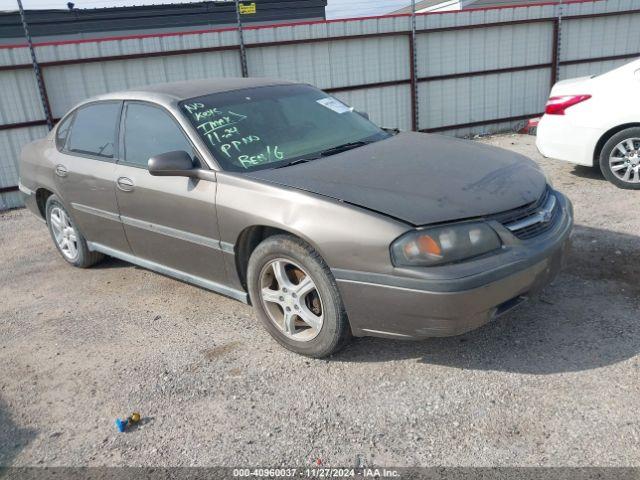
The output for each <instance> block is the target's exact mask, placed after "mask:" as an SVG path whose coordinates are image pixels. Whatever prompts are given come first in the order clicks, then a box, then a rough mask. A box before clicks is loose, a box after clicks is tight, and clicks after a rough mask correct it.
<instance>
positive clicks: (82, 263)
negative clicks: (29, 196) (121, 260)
mask: <svg viewBox="0 0 640 480" xmlns="http://www.w3.org/2000/svg"><path fill="white" fill-rule="evenodd" d="M46 213H47V226H48V227H49V232H50V233H51V238H52V239H53V243H54V244H55V245H56V248H57V249H58V251H59V252H60V254H61V255H62V258H64V259H65V260H66V261H67V262H69V263H70V264H71V265H74V266H76V267H80V268H87V267H90V266H92V265H94V264H96V263H98V262H99V261H100V260H102V258H103V255H102V254H101V253H98V252H92V251H90V250H89V247H88V246H87V241H86V240H85V238H84V237H83V236H82V234H81V233H80V231H79V230H78V228H77V227H76V225H75V224H74V223H73V220H72V219H71V216H70V215H69V213H68V212H67V210H66V209H65V208H64V205H63V204H62V202H61V201H60V199H59V198H58V197H57V196H56V195H51V196H50V197H49V198H48V199H47V204H46Z"/></svg>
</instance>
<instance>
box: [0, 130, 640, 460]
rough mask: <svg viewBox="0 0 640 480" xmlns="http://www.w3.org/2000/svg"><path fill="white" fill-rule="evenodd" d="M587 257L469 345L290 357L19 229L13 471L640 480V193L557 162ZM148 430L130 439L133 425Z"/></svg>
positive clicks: (10, 361) (188, 303)
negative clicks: (471, 469)
mask: <svg viewBox="0 0 640 480" xmlns="http://www.w3.org/2000/svg"><path fill="white" fill-rule="evenodd" d="M533 140H534V138H533V137H529V136H522V135H503V136H496V137H490V138H485V139H482V140H481V141H483V142H487V143H491V144H494V145H498V146H500V147H503V148H507V149H510V150H514V151H517V152H521V153H524V154H525V155H528V156H530V157H531V158H533V159H535V160H536V161H537V162H539V163H540V164H541V165H542V167H543V168H544V170H545V171H546V172H547V173H548V174H549V176H550V177H551V179H552V180H553V182H554V184H555V187H556V188H558V189H559V190H561V191H563V192H565V193H566V194H567V195H568V196H569V197H570V198H571V200H572V201H573V203H574V206H575V213H576V228H575V234H574V249H573V252H572V254H571V258H570V259H569V265H568V267H567V269H566V270H565V271H564V272H563V273H562V274H561V275H560V276H559V277H558V279H557V280H556V281H555V282H554V284H553V285H551V286H550V287H548V288H547V289H546V290H545V291H544V293H543V295H542V296H541V298H540V299H539V300H536V301H533V302H531V303H529V304H527V305H525V306H523V307H521V308H520V309H518V310H516V311H514V312H512V313H510V314H508V315H506V316H505V317H502V318H501V319H499V320H498V321H496V322H493V323H491V324H489V325H487V326H485V327H483V328H481V329H480V330H477V331H475V332H472V333H468V334H466V335H463V336H461V337H456V338H447V339H431V340H427V341H423V342H400V341H390V340H381V339H359V340H356V341H355V342H354V343H353V344H352V345H350V346H349V347H347V348H346V349H345V350H344V351H343V352H342V353H340V354H338V355H336V356H335V357H333V358H331V359H328V360H311V359H308V358H304V357H301V356H298V355H295V354H293V353H290V352H288V351H286V350H284V349H282V348H280V347H279V346H278V345H277V344H276V343H275V342H274V341H272V340H271V338H270V337H269V336H268V334H267V333H266V332H265V331H264V330H263V328H262V327H261V325H260V324H259V322H258V321H257V320H256V319H255V318H254V315H253V313H252V310H251V308H249V307H247V306H245V305H242V304H240V303H237V302H235V301H233V300H230V299H227V298H224V297H221V296H218V295H215V294H212V293H210V292H207V291H204V290H201V289H199V288H196V287H193V286H190V285H187V284H184V283H181V282H178V281H175V280H172V279H169V278H166V277H163V276H161V275H158V274H155V273H151V272H148V271H145V270H143V269H139V268H136V267H133V266H131V265H129V264H126V263H123V262H120V261H116V260H108V261H106V262H104V263H103V264H101V265H99V266H97V267H95V268H92V269H88V270H78V269H73V268H71V267H69V266H67V265H66V264H65V262H64V261H63V260H62V258H61V257H60V256H59V255H58V254H57V252H56V251H55V250H54V247H53V244H52V243H51V240H50V238H49V235H48V232H47V230H46V227H45V225H44V224H42V223H40V222H39V221H38V220H37V219H35V218H34V217H33V216H32V215H31V214H29V213H28V212H26V211H24V210H15V211H11V212H6V213H4V214H0V245H1V246H2V248H0V264H1V265H2V268H1V269H0V465H19V466H25V465H39V466H42V465H47V466H80V465H90V466H97V465H155V466H186V465H190V466H202V465H209V466H211V465H224V466H247V465H251V466H277V465H289V466H294V465H296V466H308V465H311V463H312V462H315V461H316V459H318V458H319V459H321V460H322V461H323V463H324V464H325V465H343V466H349V465H354V462H355V461H356V456H357V455H360V456H361V458H362V459H364V461H365V462H366V463H367V464H369V465H372V464H374V465H382V466H385V465H386V466H427V465H429V466H433V465H444V466H454V465H455V466H498V465H499V466H507V465H509V466H511V465H518V466H525V465H543V466H586V465H589V466H612V465H617V466H640V417H639V416H638V411H640V381H639V380H640V355H639V352H640V314H639V306H640V215H638V205H640V192H630V191H623V190H618V189H617V188H615V187H614V186H612V185H611V184H609V183H607V182H606V181H605V180H604V179H603V178H602V176H601V175H600V174H599V173H598V172H597V171H595V170H592V169H588V168H576V167H574V166H572V165H569V164H565V163H561V162H555V161H550V160H544V159H542V158H541V157H540V156H539V155H538V154H537V152H536V150H535V147H534V145H533ZM132 411H139V412H140V413H141V414H142V416H143V417H144V421H143V423H142V424H141V425H140V426H139V427H138V428H136V429H134V430H132V431H130V432H127V433H123V434H121V433H118V432H117V431H116V428H115V426H114V420H115V419H116V417H121V416H125V415H127V414H129V413H131V412H132Z"/></svg>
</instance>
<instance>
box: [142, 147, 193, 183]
mask: <svg viewBox="0 0 640 480" xmlns="http://www.w3.org/2000/svg"><path fill="white" fill-rule="evenodd" d="M147 167H148V168H149V173H150V174H151V175H153V176H156V177H195V176H196V175H197V169H195V168H193V160H192V159H191V156H189V154H188V153H187V152H184V151H182V150H178V151H175V152H167V153H161V154H160V155H154V156H153V157H151V158H150V159H149V161H148V162H147Z"/></svg>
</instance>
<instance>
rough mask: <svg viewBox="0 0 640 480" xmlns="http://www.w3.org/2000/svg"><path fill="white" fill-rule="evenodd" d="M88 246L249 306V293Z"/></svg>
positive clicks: (98, 247) (137, 258) (169, 268)
mask: <svg viewBox="0 0 640 480" xmlns="http://www.w3.org/2000/svg"><path fill="white" fill-rule="evenodd" d="M87 246H88V247H89V250H93V251H96V252H101V253H104V254H105V255H109V256H110V257H115V258H118V259H120V260H123V261H125V262H129V263H133V264H134V265H138V266H139V267H142V268H146V269H147V270H152V271H154V272H158V273H161V274H163V275H167V276H169V277H173V278H175V279H177V280H181V281H183V282H186V283H190V284H192V285H196V286H198V287H201V288H204V289H206V290H211V291H212V292H216V293H220V294H222V295H225V296H227V297H230V298H233V299H235V300H239V301H241V302H242V303H247V304H248V303H249V295H248V294H247V292H243V291H241V290H236V289H234V288H230V287H227V286H225V285H222V284H219V283H216V282H212V281H210V280H206V279H204V278H202V277H196V276H195V275H191V274H189V273H186V272H182V271H180V270H176V269H174V268H171V267H167V266H164V265H160V264H159V263H155V262H152V261H150V260H145V259H143V258H139V257H136V256H135V255H131V254H129V253H125V252H121V251H119V250H115V249H113V248H110V247H106V246H104V245H101V244H99V243H95V242H87Z"/></svg>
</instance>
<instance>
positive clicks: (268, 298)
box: [260, 258, 323, 342]
mask: <svg viewBox="0 0 640 480" xmlns="http://www.w3.org/2000/svg"><path fill="white" fill-rule="evenodd" d="M260 296H261V299H262V304H263V306H264V308H265V310H266V312H267V315H268V317H269V319H270V320H271V321H272V322H273V324H274V325H275V326H276V327H277V328H278V329H279V330H280V331H281V332H282V333H283V334H284V335H286V336H287V337H289V338H291V339H293V340H296V341H301V342H308V341H310V340H313V339H314V338H315V337H316V336H318V334H319V333H320V330H321V329H322V325H323V307H322V299H321V298H320V293H319V291H318V288H317V287H316V284H315V283H314V281H313V279H312V278H311V276H310V275H309V274H308V273H307V272H306V271H305V270H304V269H302V267H300V266H299V265H297V264H296V263H294V262H292V261H291V260H287V259H283V258H278V259H276V260H272V261H270V262H269V263H267V264H266V265H265V266H264V267H263V268H262V271H261V273H260Z"/></svg>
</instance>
